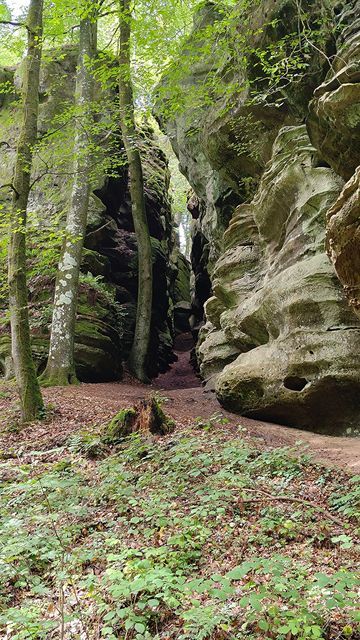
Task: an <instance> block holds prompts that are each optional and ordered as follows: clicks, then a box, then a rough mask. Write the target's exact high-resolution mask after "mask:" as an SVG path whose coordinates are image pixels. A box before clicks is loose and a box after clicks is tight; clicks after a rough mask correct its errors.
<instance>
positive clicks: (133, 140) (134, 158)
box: [119, 0, 153, 382]
mask: <svg viewBox="0 0 360 640" xmlns="http://www.w3.org/2000/svg"><path fill="white" fill-rule="evenodd" d="M129 4H130V2H129V0H120V57H119V62H120V79H119V100H120V126H121V133H122V138H123V142H124V147H125V151H126V156H127V161H128V165H129V178H130V196H131V206H132V217H133V221H134V228H135V234H136V239H137V246H138V297H137V310H136V325H135V335H134V342H133V345H132V349H131V353H130V358H129V367H130V370H131V372H132V373H133V374H134V375H135V376H136V377H137V378H138V379H139V380H141V381H142V382H149V379H148V376H147V372H146V358H147V352H148V347H149V340H150V330H151V309H152V295H153V282H152V280H153V278H152V252H151V242H150V234H149V228H148V223H147V217H146V210H145V197H144V180H143V173H142V165H141V157H140V152H139V149H138V146H137V131H136V126H135V116H134V98H133V90H132V82H131V63H130V37H131V11H130V7H129Z"/></svg>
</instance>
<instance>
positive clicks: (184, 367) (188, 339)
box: [153, 332, 201, 390]
mask: <svg viewBox="0 0 360 640" xmlns="http://www.w3.org/2000/svg"><path fill="white" fill-rule="evenodd" d="M194 346H195V345H194V340H193V337H192V335H191V333H189V332H187V333H181V334H180V335H178V336H177V337H176V338H175V341H174V354H175V356H176V357H177V360H176V362H174V363H173V364H172V365H171V367H170V369H169V370H168V371H166V373H163V374H162V375H160V376H159V377H158V378H156V380H154V383H153V386H154V387H156V388H159V389H164V390H165V389H191V388H193V387H201V380H200V378H199V377H198V376H197V375H196V373H195V371H194V367H193V366H192V362H191V351H192V349H193V348H194Z"/></svg>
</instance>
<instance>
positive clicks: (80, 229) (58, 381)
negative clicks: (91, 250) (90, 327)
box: [42, 3, 97, 385]
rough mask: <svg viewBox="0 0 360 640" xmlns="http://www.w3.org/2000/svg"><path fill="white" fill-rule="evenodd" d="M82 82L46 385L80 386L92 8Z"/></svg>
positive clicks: (83, 36) (83, 40) (83, 30)
mask: <svg viewBox="0 0 360 640" xmlns="http://www.w3.org/2000/svg"><path fill="white" fill-rule="evenodd" d="M79 40H80V41H79V59H78V69H77V78H76V95H75V108H76V110H77V112H78V113H77V118H76V120H75V142H74V177H73V184H72V191H71V198H70V203H69V208H68V212H67V219H66V229H65V237H64V243H63V248H62V252H61V256H60V261H59V267H58V276H57V280H56V287H55V297H54V310H53V317H52V324H51V336H50V348H49V357H48V362H47V366H46V369H45V371H44V373H43V376H42V381H43V383H44V384H46V385H68V384H73V383H76V381H77V379H76V372H75V363H74V339H75V322H76V310H77V292H78V285H79V275H80V264H81V257H82V250H83V244H84V237H85V232H86V224H87V214H88V206H89V197H90V178H91V164H92V158H91V140H90V138H91V126H92V101H93V94H94V75H93V71H94V69H93V64H94V61H95V56H96V50H97V16H96V10H94V7H92V6H91V4H88V3H86V6H85V7H83V15H82V17H81V20H80V39H79Z"/></svg>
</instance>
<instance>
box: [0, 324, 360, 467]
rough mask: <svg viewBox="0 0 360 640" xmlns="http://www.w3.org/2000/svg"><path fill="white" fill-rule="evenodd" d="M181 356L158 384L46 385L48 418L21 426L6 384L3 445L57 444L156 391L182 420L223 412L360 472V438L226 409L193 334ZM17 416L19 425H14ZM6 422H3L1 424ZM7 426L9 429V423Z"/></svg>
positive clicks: (0, 406) (266, 438)
mask: <svg viewBox="0 0 360 640" xmlns="http://www.w3.org/2000/svg"><path fill="white" fill-rule="evenodd" d="M175 347H176V349H175V353H176V355H177V358H178V359H177V361H176V362H175V363H174V364H173V365H172V366H171V368H170V369H169V370H168V371H167V372H166V373H165V374H162V375H160V376H159V377H158V378H157V379H156V380H154V382H153V384H152V385H143V384H141V383H139V382H138V381H136V380H133V379H131V378H130V377H129V376H125V378H124V380H123V381H122V382H120V383H108V384H81V385H79V386H76V387H67V388H66V387H65V388H53V389H44V390H43V394H44V397H45V402H46V403H47V407H48V419H47V420H46V421H45V422H41V423H36V424H33V425H29V426H28V427H25V428H23V429H21V431H20V432H18V429H17V428H16V417H17V413H16V409H14V407H16V402H17V401H16V394H15V390H14V389H13V388H12V387H11V386H9V385H8V386H7V387H6V386H4V387H3V388H2V391H1V389H0V450H6V449H9V448H11V447H13V446H17V447H24V448H26V449H29V448H32V447H34V446H40V447H42V448H44V447H46V446H48V447H51V446H54V445H56V444H57V443H61V441H62V440H63V439H64V438H66V437H67V436H68V435H69V434H71V433H73V432H74V431H76V430H78V429H80V428H83V427H87V426H89V425H92V426H94V425H100V424H103V423H104V422H106V421H108V420H110V418H111V417H112V416H113V415H114V414H115V413H117V412H118V411H120V409H124V408H127V407H129V406H132V405H133V404H135V403H137V402H139V401H140V400H142V399H143V398H145V397H148V396H149V395H151V394H152V393H154V392H155V393H159V394H160V395H161V396H162V397H163V398H165V402H166V412H167V413H168V414H169V415H170V416H171V417H172V418H174V419H175V420H176V421H177V422H180V423H181V424H183V425H190V424H192V423H193V422H194V419H196V418H197V417H200V418H203V419H206V420H208V419H209V418H211V417H212V416H216V415H219V414H221V415H222V416H223V417H224V418H226V420H227V421H228V424H229V426H231V427H232V428H233V429H234V433H236V432H237V430H239V429H240V430H241V432H242V433H244V432H246V433H247V435H248V436H250V437H252V438H256V439H257V445H258V446H259V447H262V448H267V449H268V448H276V447H284V446H290V447H295V448H296V450H297V451H298V452H299V453H303V452H305V451H307V452H308V453H309V454H311V456H312V457H313V459H314V460H315V461H318V462H321V463H323V464H327V465H330V466H331V465H332V466H337V467H339V468H340V469H343V470H346V471H349V472H352V473H360V438H355V437H353V438H352V437H333V436H324V435H319V434H316V433H312V432H310V431H301V430H299V429H294V428H289V427H284V426H280V425H276V424H271V423H267V422H262V421H259V420H252V419H249V418H244V417H240V416H238V415H236V414H233V413H230V412H228V411H225V410H224V409H222V408H221V407H220V405H219V403H218V402H217V400H216V397H215V395H214V394H213V393H211V392H206V391H204V389H203V387H202V386H201V382H200V380H199V378H198V377H197V376H196V374H195V372H194V370H193V368H192V366H191V364H190V358H189V351H190V349H191V347H192V342H191V337H189V336H188V335H187V334H183V335H182V336H179V338H178V339H177V341H176V343H175ZM9 421H10V422H11V421H13V422H14V425H13V429H11V427H10V428H9ZM1 427H3V428H1ZM4 427H5V429H4Z"/></svg>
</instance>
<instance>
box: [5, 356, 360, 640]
mask: <svg viewBox="0 0 360 640" xmlns="http://www.w3.org/2000/svg"><path fill="white" fill-rule="evenodd" d="M174 385H177V388H173V387H174ZM154 392H155V393H156V394H157V397H158V398H160V399H161V401H162V403H163V409H164V411H165V412H166V413H167V414H168V415H169V416H171V417H173V419H174V421H175V431H174V432H173V433H171V434H169V435H167V436H164V437H159V436H147V437H140V436H139V435H136V434H135V435H133V436H131V437H129V438H127V439H124V440H123V441H114V442H112V441H111V439H110V440H109V437H108V435H107V433H108V432H107V430H106V424H107V422H108V421H109V420H110V419H111V418H112V417H113V416H114V414H115V413H117V412H118V411H119V410H120V409H122V408H125V407H129V406H131V405H133V404H136V403H137V402H139V401H140V400H142V399H143V398H144V397H146V396H148V394H149V393H154ZM44 396H45V400H46V403H47V417H46V419H45V420H44V421H42V422H36V423H34V424H31V425H28V426H26V427H24V428H20V427H19V425H18V422H17V408H16V397H15V393H14V388H13V387H12V386H11V385H7V384H3V385H2V386H0V432H1V437H0V486H1V490H0V638H1V639H2V640H52V639H60V640H100V639H105V640H119V639H122V640H151V639H154V640H205V639H211V640H262V639H264V640H265V639H268V638H272V639H273V640H295V639H296V640H309V639H310V640H311V639H312V640H316V639H317V640H345V639H347V640H359V639H360V627H359V622H360V617H359V614H358V603H359V591H360V579H359V573H358V567H359V561H360V555H359V537H358V535H359V530H358V529H357V526H358V523H359V515H360V514H359V506H360V505H359V502H360V483H359V479H360V477H359V476H356V475H354V474H355V473H358V472H359V471H360V468H359V453H360V451H359V445H360V442H359V441H358V440H356V439H353V438H330V437H326V436H318V435H315V434H311V433H307V432H302V431H299V430H296V429H290V428H286V427H280V426H278V425H270V424H266V423H263V422H259V421H254V420H249V419H245V418H242V417H239V416H235V415H234V414H230V413H228V412H225V411H223V410H222V409H221V408H220V407H219V405H218V403H217V402H216V399H215V397H214V396H213V394H211V393H204V391H203V389H202V387H201V386H199V383H198V380H197V378H196V377H195V376H194V374H193V372H192V371H191V369H189V367H188V352H186V351H181V350H180V351H179V360H178V362H177V363H176V364H175V365H174V367H173V368H172V370H171V371H170V372H168V373H166V374H164V375H163V376H161V377H159V379H158V380H157V382H156V383H155V384H154V385H152V386H151V387H150V388H149V387H148V386H144V385H141V384H139V383H137V382H135V381H133V380H132V379H130V378H127V379H125V380H124V382H122V383H119V384H92V385H90V384H83V385H79V386H77V387H68V388H54V389H44ZM322 462H324V463H326V465H327V466H323V464H322ZM329 465H330V467H329Z"/></svg>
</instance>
